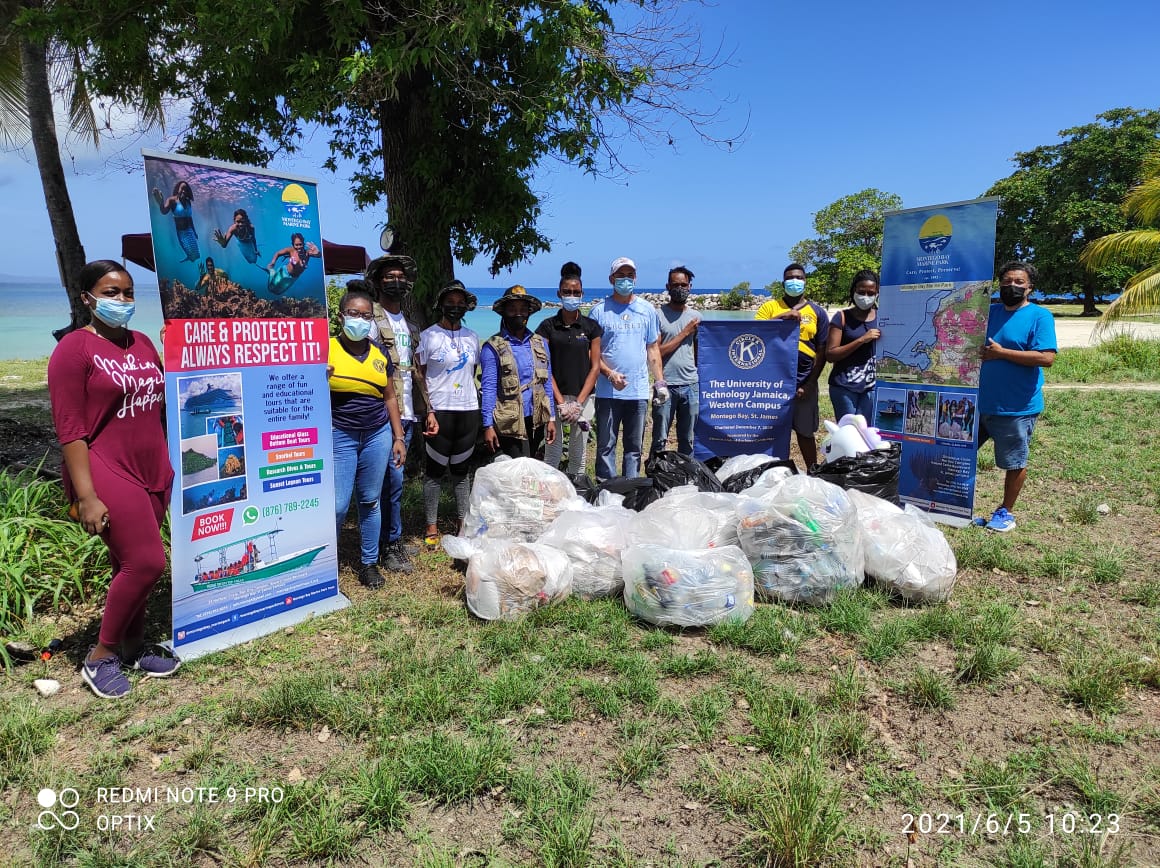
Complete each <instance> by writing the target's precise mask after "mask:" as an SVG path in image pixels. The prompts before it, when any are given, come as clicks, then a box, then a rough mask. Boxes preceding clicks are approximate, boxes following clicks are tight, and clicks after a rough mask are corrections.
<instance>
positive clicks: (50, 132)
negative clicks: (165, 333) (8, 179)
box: [20, 38, 88, 328]
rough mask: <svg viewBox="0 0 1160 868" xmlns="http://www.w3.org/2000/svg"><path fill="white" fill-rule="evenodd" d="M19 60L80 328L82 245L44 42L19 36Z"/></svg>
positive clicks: (63, 274)
mask: <svg viewBox="0 0 1160 868" xmlns="http://www.w3.org/2000/svg"><path fill="white" fill-rule="evenodd" d="M20 64H21V73H22V76H23V78H24V90H25V99H26V102H27V107H28V122H29V126H30V127H31V129H32V147H33V149H34V151H35V153H36V166H37V168H38V169H39V170H40V186H41V188H42V189H43V190H44V204H45V206H46V207H47V208H48V219H49V222H50V223H51V225H52V237H53V241H55V242H56V262H57V268H58V269H59V271H60V278H61V281H62V282H63V283H64V286H65V291H66V292H67V293H68V300H69V309H70V311H71V325H72V327H73V328H79V327H80V326H82V325H84V324H85V323H87V322H88V311H87V309H86V308H85V306H84V304H83V303H82V302H81V291H80V280H79V278H80V271H81V269H82V268H83V267H84V264H85V248H84V247H83V246H82V245H81V237H80V233H78V232H77V223H76V218H75V217H74V216H73V209H72V200H71V199H70V198H69V195H68V185H67V183H66V182H65V178H64V166H63V165H62V164H61V161H60V144H59V142H58V141H57V138H56V122H55V121H54V120H53V116H52V90H51V89H50V87H49V83H48V54H47V51H46V50H45V46H44V43H41V42H32V41H30V40H28V39H27V38H21V40H20Z"/></svg>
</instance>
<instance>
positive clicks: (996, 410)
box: [979, 303, 1057, 416]
mask: <svg viewBox="0 0 1160 868" xmlns="http://www.w3.org/2000/svg"><path fill="white" fill-rule="evenodd" d="M987 337H988V338H990V339H991V340H993V341H995V343H997V344H998V345H999V346H1001V347H1004V348H1005V349H1009V350H1035V351H1038V352H1046V351H1051V352H1055V351H1056V350H1057V347H1056V342H1055V320H1054V319H1053V318H1052V316H1051V314H1050V313H1049V312H1048V311H1047V310H1046V309H1044V308H1042V307H1040V306H1039V305H1037V304H1025V305H1023V307H1020V308H1018V309H1016V310H1007V308H1005V307H1004V306H1003V305H1002V304H998V303H996V304H992V305H991V312H990V314H989V315H988V317H987ZM979 412H980V413H982V414H983V415H984V416H1032V415H1034V414H1036V413H1042V412H1043V368H1041V367H1029V366H1027V365H1017V364H1015V363H1014V362H1008V361H1004V360H1002V359H992V360H990V361H986V362H983V366H982V369H981V370H980V372H979Z"/></svg>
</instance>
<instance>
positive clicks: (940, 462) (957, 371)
mask: <svg viewBox="0 0 1160 868" xmlns="http://www.w3.org/2000/svg"><path fill="white" fill-rule="evenodd" d="M998 207H999V200H998V199H994V198H991V199H978V200H975V201H972V202H958V203H954V204H950V205H935V206H932V207H929V208H915V209H911V210H907V211H895V212H891V213H889V214H887V215H886V226H885V232H884V235H883V244H882V286H881V291H880V295H879V312H878V322H879V328H880V329H881V330H882V337H880V338H879V339H878V342H877V349H876V352H875V355H876V363H877V368H878V385H877V391H876V396H875V413H874V424H875V425H876V426H877V427H878V430H879V431H881V432H882V436H883V437H885V438H887V439H891V440H898V441H901V443H902V472H901V475H900V477H899V484H898V494H899V499H900V500H902V501H903V502H905V503H912V504H914V505H915V506H917V507H920V508H921V509H924V510H928V511H929V512H931V513H932V516H933V517H934V518H937V519H939V520H940V521H943V522H944V523H947V524H954V525H964V524H967V523H968V522H969V521H970V519H971V513H972V509H973V507H974V500H975V450H976V446H975V444H976V442H977V440H978V430H979V415H978V394H979V367H980V365H981V361H980V359H979V348H980V347H981V346H982V345H983V341H984V340H985V339H986V335H987V314H988V311H989V310H990V305H991V277H992V275H993V273H994V268H995V219H996V216H997V213H998Z"/></svg>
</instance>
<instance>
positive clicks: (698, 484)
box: [443, 453, 957, 627]
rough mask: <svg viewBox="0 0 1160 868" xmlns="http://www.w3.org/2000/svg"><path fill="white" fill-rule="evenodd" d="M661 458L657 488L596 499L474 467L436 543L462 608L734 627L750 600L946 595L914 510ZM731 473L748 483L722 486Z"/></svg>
mask: <svg viewBox="0 0 1160 868" xmlns="http://www.w3.org/2000/svg"><path fill="white" fill-rule="evenodd" d="M668 454H669V453H660V458H659V459H658V461H657V462H656V463H655V464H654V463H653V462H650V465H652V466H653V469H654V470H657V469H659V470H660V471H661V474H662V476H663V477H664V478H663V480H662V481H661V482H660V484H659V485H657V484H656V483H657V480H655V479H649V478H644V479H643V480H640V481H639V482H643V483H645V484H636V483H637V482H638V480H624V481H623V483H624V484H621V485H614V486H608V485H607V484H606V485H605V486H601V488H600V489H599V490H598V491H597V492H593V491H592V490H591V489H588V490H587V494H588V496H589V497H593V501H594V502H589V500H588V499H587V498H586V497H582V496H580V494H578V493H577V489H576V487H574V485H573V480H571V479H569V478H568V477H567V476H566V475H565V474H563V473H561V472H560V471H558V470H556V469H554V468H551V467H548V466H547V465H546V464H544V463H543V462H541V461H537V460H535V459H531V458H517V459H512V460H504V461H497V462H495V463H493V464H491V465H488V466H487V467H485V468H482V469H481V470H480V471H479V472H478V473H477V474H476V479H475V484H474V486H473V488H472V492H471V500H470V509H469V512H468V518H467V520H466V522H465V526H464V532H463V535H462V536H458V537H457V536H445V537H444V538H443V546H444V549H445V550H446V551H447V553H448V554H449V555H451V556H452V557H455V558H463V559H466V560H467V561H468V566H467V574H466V582H467V604H468V607H469V608H470V609H471V611H472V612H473V613H475V614H476V615H477V616H479V617H480V618H483V619H486V620H494V619H511V618H518V617H520V616H522V615H523V614H525V613H527V612H529V611H531V610H533V609H535V608H537V607H539V606H543V605H549V604H551V603H554V602H558V601H559V600H562V599H564V598H566V597H567V596H569V595H570V594H575V595H576V596H579V597H581V598H582V599H588V600H590V599H597V598H601V597H622V598H623V599H624V602H625V605H626V606H627V607H628V608H629V610H630V611H632V612H633V614H634V615H636V616H637V617H639V618H641V619H642V620H645V621H648V622H649V623H652V624H657V625H661V626H681V627H698V626H708V625H710V624H717V623H721V622H722V621H727V620H734V621H738V622H742V621H745V620H746V619H748V618H749V616H750V615H751V614H752V612H753V604H754V595H755V593H756V595H757V596H758V597H760V598H763V599H766V600H777V601H781V602H785V603H793V604H809V605H825V604H827V603H828V602H830V601H831V600H832V599H833V597H834V595H835V594H837V593H838V592H839V591H841V590H842V589H845V588H853V587H857V586H858V585H860V584H861V583H862V582H863V581H864V580H865V579H866V577H867V576H869V577H870V578H871V579H873V580H874V581H877V582H879V583H881V584H883V585H884V586H886V587H888V588H890V589H891V590H892V591H894V592H896V593H898V594H899V595H901V596H903V597H905V598H906V599H908V600H914V601H920V602H941V601H943V600H946V599H947V598H948V597H949V596H950V593H951V590H952V589H953V587H954V582H955V576H956V573H957V564H956V563H955V559H954V553H953V551H952V550H951V548H950V545H949V544H948V543H947V541H946V538H945V537H944V536H943V534H942V532H941V531H940V530H939V529H938V528H937V527H936V526H935V525H934V524H933V523H932V522H931V521H930V520H929V519H928V518H927V517H926V516H925V515H924V514H923V513H921V511H919V510H915V509H913V507H907V509H906V510H901V509H899V508H898V507H897V506H895V505H893V504H891V503H888V502H887V501H884V500H882V499H881V498H878V497H874V496H872V495H868V494H865V493H863V492H861V491H857V490H852V491H844V490H843V489H842V488H839V487H838V486H837V485H834V484H832V483H830V482H827V481H826V480H824V479H821V478H817V477H815V476H805V475H800V474H797V473H796V469H794V468H792V466H787V462H779V461H776V460H774V459H771V458H770V457H769V456H766V455H762V456H737V457H735V458H731V459H729V460H727V461H725V462H724V463H723V464H722V465H721V466H720V467H719V468H718V469H717V471H716V472H715V473H714V472H712V471H709V470H708V468H706V467H705V465H703V464H701V463H700V462H695V463H692V464H691V463H689V462H693V459H687V458H684V457H681V459H680V460H679V461H678V460H675V459H670V458H667V457H666V456H667V455H668ZM672 454H673V455H675V454H676V453H672ZM742 475H745V476H744V478H745V479H746V481H748V482H749V485H747V486H745V487H744V488H741V489H740V490H738V491H731V490H730V488H731V486H730V484H729V483H730V482H731V481H733V480H735V479H737V478H738V477H739V476H742ZM706 477H711V478H712V482H709V481H707V478H706ZM610 482H615V480H610ZM617 488H619V489H620V490H619V491H617V490H616V489H617ZM643 491H648V492H649V494H648V497H647V498H642V497H641V496H640V492H643ZM642 500H645V501H646V502H641V501H642Z"/></svg>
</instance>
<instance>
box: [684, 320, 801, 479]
mask: <svg viewBox="0 0 1160 868" xmlns="http://www.w3.org/2000/svg"><path fill="white" fill-rule="evenodd" d="M797 343H798V324H797V323H796V322H795V321H793V320H767V321H762V322H745V321H741V320H702V321H701V325H700V326H698V327H697V370H698V374H699V377H700V404H699V408H698V411H697V423H696V426H695V428H694V432H693V455H694V457H696V458H698V459H700V460H701V461H704V460H706V459H708V458H711V457H713V456H714V455H716V456H719V457H721V458H728V457H729V456H731V455H745V454H759V453H766V454H769V455H773V456H775V457H778V458H788V457H789V435H790V428H791V426H792V424H793V397H794V393H795V392H796V390H797V385H796V384H797V379H796V378H797Z"/></svg>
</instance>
